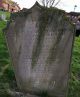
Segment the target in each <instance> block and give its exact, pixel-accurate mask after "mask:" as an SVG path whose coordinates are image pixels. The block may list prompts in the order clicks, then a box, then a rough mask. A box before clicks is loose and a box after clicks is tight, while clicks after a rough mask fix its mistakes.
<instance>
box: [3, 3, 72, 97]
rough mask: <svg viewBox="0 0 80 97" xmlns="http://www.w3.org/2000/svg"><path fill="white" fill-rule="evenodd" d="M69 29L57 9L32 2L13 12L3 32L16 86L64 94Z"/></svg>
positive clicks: (53, 96)
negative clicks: (24, 9) (23, 9)
mask: <svg viewBox="0 0 80 97" xmlns="http://www.w3.org/2000/svg"><path fill="white" fill-rule="evenodd" d="M16 15H17V14H16ZM73 31H74V27H73V25H72V24H71V23H70V21H69V20H68V19H67V18H66V17H65V13H64V12H63V11H61V10H58V9H46V8H43V7H40V5H38V4H36V5H35V6H33V7H32V8H31V9H29V10H26V11H25V12H20V13H19V14H18V15H17V16H15V15H14V17H13V19H12V21H11V22H10V24H9V25H8V28H7V31H6V32H5V36H6V39H7V44H8V47H9V51H10V55H11V59H12V64H13V67H14V70H15V76H16V79H17V84H18V86H19V88H20V89H22V90H24V91H26V92H28V93H31V94H35V95H44V96H45V97H46V95H48V97H66V93H67V83H68V79H69V75H70V74H69V73H70V61H71V51H72V44H73V38H74V32H73ZM42 97H43V96H42Z"/></svg>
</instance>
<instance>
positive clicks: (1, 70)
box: [0, 11, 80, 97]
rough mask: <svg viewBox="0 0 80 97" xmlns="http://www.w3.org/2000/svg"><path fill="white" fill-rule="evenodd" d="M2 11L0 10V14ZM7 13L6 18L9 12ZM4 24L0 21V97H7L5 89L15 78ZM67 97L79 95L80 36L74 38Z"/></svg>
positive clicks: (10, 85)
mask: <svg viewBox="0 0 80 97" xmlns="http://www.w3.org/2000/svg"><path fill="white" fill-rule="evenodd" d="M2 13H3V12H1V11H0V15H1V14H2ZM4 14H7V19H8V18H9V16H10V13H8V12H4ZM5 26H6V22H4V21H0V97H9V95H8V94H7V92H6V90H7V89H8V88H12V87H14V86H13V81H14V79H15V77H14V72H13V69H12V66H11V62H10V58H9V53H8V50H7V46H6V42H5V37H4V34H3V32H2V29H3V28H4V27H5ZM68 97H80V37H76V38H75V42H74V49H73V56H72V73H71V79H70V81H69V93H68Z"/></svg>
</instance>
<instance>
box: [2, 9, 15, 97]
mask: <svg viewBox="0 0 80 97" xmlns="http://www.w3.org/2000/svg"><path fill="white" fill-rule="evenodd" d="M1 14H6V16H7V17H6V18H7V19H8V18H9V17H10V13H8V12H2V11H0V15H1ZM5 27H6V22H5V21H2V20H1V21H0V97H9V95H8V94H7V92H6V91H7V89H9V88H10V87H12V82H13V81H14V79H15V78H14V72H13V69H12V66H11V62H10V57H9V52H8V49H7V45H6V41H5V37H4V33H3V31H2V29H3V28H5Z"/></svg>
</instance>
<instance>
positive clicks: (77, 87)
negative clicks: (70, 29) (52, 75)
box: [68, 37, 80, 97]
mask: <svg viewBox="0 0 80 97" xmlns="http://www.w3.org/2000/svg"><path fill="white" fill-rule="evenodd" d="M68 97H80V37H76V38H75V42H74V48H73V56H72V73H71V79H70V82H69V93H68Z"/></svg>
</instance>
